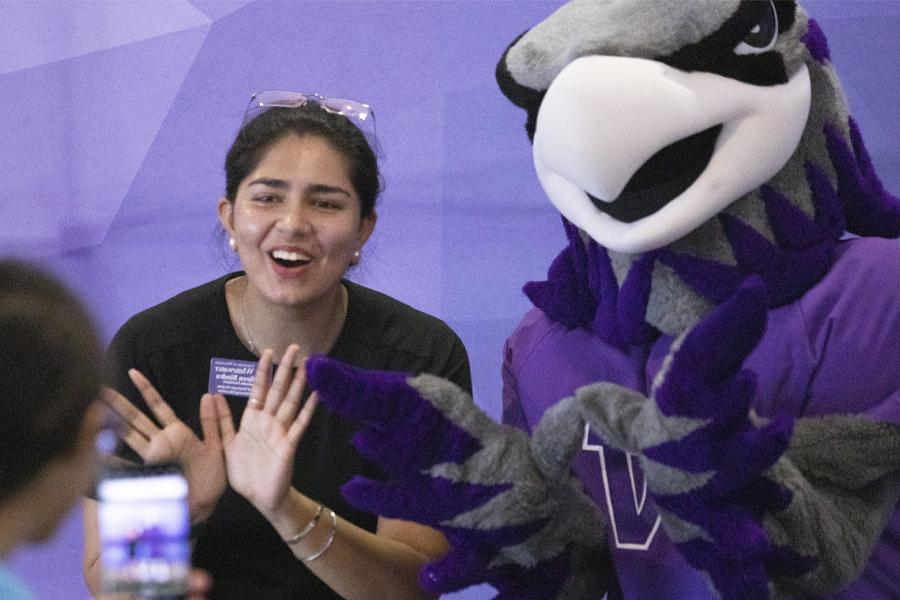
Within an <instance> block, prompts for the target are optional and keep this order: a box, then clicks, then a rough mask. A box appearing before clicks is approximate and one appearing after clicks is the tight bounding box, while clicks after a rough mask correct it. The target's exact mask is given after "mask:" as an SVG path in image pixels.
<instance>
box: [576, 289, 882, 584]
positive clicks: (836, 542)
mask: <svg viewBox="0 0 900 600" xmlns="http://www.w3.org/2000/svg"><path fill="white" fill-rule="evenodd" d="M766 309H767V301H766V292H765V288H764V285H763V284H762V283H761V282H759V281H758V280H755V279H752V280H750V281H748V283H746V284H745V285H744V286H742V287H741V288H740V289H739V290H738V292H737V293H736V294H735V296H734V297H733V298H732V299H730V300H729V301H727V302H725V303H723V304H722V305H721V306H720V307H718V308H717V309H716V310H715V311H714V312H713V313H711V314H710V315H709V316H708V317H707V318H706V319H704V320H703V321H702V322H700V323H699V324H698V325H697V326H695V327H694V328H693V329H691V330H690V331H689V332H687V333H686V334H685V335H683V336H681V337H680V338H678V339H677V340H676V342H675V343H674V344H673V347H672V350H671V352H670V354H669V356H668V357H667V359H666V361H665V363H664V365H663V368H662V370H661V371H660V374H659V375H658V376H657V378H656V381H655V382H654V386H653V391H652V393H651V396H650V398H644V397H643V396H642V395H640V394H637V393H636V392H634V391H632V390H628V389H626V388H621V387H619V386H615V385H612V384H608V383H599V384H593V385H591V386H586V387H584V388H581V389H579V390H578V392H577V393H576V397H577V398H578V400H579V401H580V403H579V408H580V410H582V411H583V415H584V418H585V420H586V421H587V422H588V423H590V425H591V427H592V429H593V430H594V431H595V432H596V433H597V434H598V435H600V437H601V438H603V439H604V440H605V441H606V442H607V443H608V444H609V445H610V446H612V447H615V448H618V449H621V450H624V451H627V452H631V453H633V454H636V455H638V456H639V457H640V461H641V465H642V467H643V469H644V473H645V476H646V477H647V482H648V487H649V490H650V493H651V494H652V496H653V499H654V501H655V503H656V505H657V507H658V508H659V511H660V514H661V516H662V519H663V526H664V527H665V529H666V531H667V533H668V535H669V537H670V539H671V540H672V541H673V543H675V545H676V546H677V547H678V549H679V551H680V552H681V553H682V554H683V555H684V556H685V558H686V559H687V560H688V562H690V563H691V564H692V565H693V566H694V567H696V568H697V569H699V570H701V571H703V572H705V573H706V574H707V576H708V577H709V580H710V584H711V585H712V587H714V588H715V589H716V590H717V592H718V594H719V595H720V597H721V598H723V599H726V600H734V599H741V600H744V599H751V598H752V599H761V598H769V597H772V596H775V597H780V596H783V595H788V594H796V593H798V592H800V593H805V594H809V593H812V594H825V593H830V592H834V591H835V590H837V589H839V588H840V587H843V586H845V585H847V584H848V583H849V582H850V581H852V580H853V579H855V578H856V577H857V576H858V575H859V573H860V572H861V570H862V567H863V565H864V564H865V563H866V561H867V559H868V556H869V554H870V552H871V550H872V548H873V546H874V544H875V542H876V541H877V539H878V537H879V535H880V534H881V531H882V530H883V528H884V525H885V522H886V520H887V518H888V517H889V515H890V514H891V512H892V510H893V508H894V505H895V504H896V502H897V485H896V484H897V473H898V467H897V465H898V464H900V429H898V428H896V427H893V426H890V425H885V424H883V423H875V422H872V421H868V420H866V419H864V418H861V417H829V418H821V417H819V418H809V419H800V420H798V421H796V422H794V420H793V419H791V418H788V417H785V416H779V417H776V418H774V419H771V420H767V421H763V420H762V419H758V418H756V417H755V416H754V415H753V414H752V412H751V410H750V403H751V400H752V398H753V395H754V392H755V389H756V385H755V377H754V375H753V374H752V373H750V372H748V371H742V370H740V367H741V365H742V364H743V361H744V359H745V358H746V357H747V355H748V354H749V353H750V351H751V350H752V349H753V348H754V347H755V346H756V345H757V344H758V342H759V340H760V338H761V336H762V333H763V331H764V329H765V320H766ZM837 446H841V449H839V448H838V447H837ZM841 450H843V451H841ZM848 473H852V474H853V476H852V477H848Z"/></svg>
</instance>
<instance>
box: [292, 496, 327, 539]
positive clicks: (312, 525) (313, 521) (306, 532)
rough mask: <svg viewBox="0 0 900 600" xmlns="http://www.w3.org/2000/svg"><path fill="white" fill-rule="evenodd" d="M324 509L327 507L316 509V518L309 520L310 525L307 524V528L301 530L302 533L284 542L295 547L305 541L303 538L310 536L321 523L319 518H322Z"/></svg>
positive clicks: (320, 506)
mask: <svg viewBox="0 0 900 600" xmlns="http://www.w3.org/2000/svg"><path fill="white" fill-rule="evenodd" d="M324 508H325V507H324V506H322V505H321V504H320V505H319V508H317V509H316V516H314V517H313V518H312V519H310V520H309V523H307V524H306V526H305V527H304V528H303V529H301V530H300V533H298V534H297V535H295V536H293V537H290V538H288V539H286V540H284V543H286V544H288V545H294V544H296V543H297V542H299V541H301V540H303V538H305V537H306V536H308V535H309V534H310V532H312V530H313V529H315V527H316V524H317V523H318V522H319V517H321V516H322V510H324Z"/></svg>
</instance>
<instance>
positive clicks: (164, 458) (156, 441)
mask: <svg viewBox="0 0 900 600" xmlns="http://www.w3.org/2000/svg"><path fill="white" fill-rule="evenodd" d="M128 376H129V377H130V378H131V381H132V382H134V385H135V387H137V389H138V391H139V392H140V393H141V396H143V398H144V401H145V402H146V403H147V406H148V407H150V410H151V411H152V412H153V416H154V417H156V420H157V421H158V423H159V425H157V423H156V422H154V421H153V420H152V419H150V418H149V417H148V416H147V415H145V414H144V413H143V412H141V411H140V410H138V408H137V407H136V406H135V405H134V404H132V403H131V402H130V401H129V400H128V399H127V398H126V397H125V396H123V395H122V394H120V393H118V392H116V391H115V390H112V389H106V390H105V392H104V401H105V402H106V404H107V405H109V407H110V408H112V410H113V411H114V412H115V413H116V414H117V415H118V416H119V417H120V418H121V420H122V424H123V431H121V432H120V436H121V438H122V440H123V441H124V442H125V443H126V444H128V446H129V447H130V448H131V449H132V450H134V451H135V452H137V454H138V456H140V457H141V458H142V459H143V461H144V462H145V463H146V464H158V463H164V462H176V463H178V465H179V466H180V467H181V470H182V471H183V472H184V476H185V478H186V479H187V481H188V490H189V492H188V503H189V507H190V514H191V521H192V522H197V521H202V520H204V519H206V518H207V517H209V515H210V514H212V511H213V509H214V508H215V506H216V503H217V502H218V501H219V498H220V497H221V496H222V492H224V491H225V484H226V474H225V458H224V455H223V453H222V441H221V437H220V435H219V429H218V427H217V424H216V407H215V403H216V400H217V398H221V400H222V401H223V402H224V401H225V398H224V397H223V396H221V395H219V394H216V395H213V394H203V396H202V397H201V398H200V428H201V432H202V434H203V439H200V438H199V437H197V435H196V434H195V433H194V432H193V431H192V430H191V428H190V427H188V426H187V425H185V424H184V421H182V420H181V419H179V418H178V417H177V416H176V415H175V412H174V411H173V410H172V408H171V407H170V406H169V405H168V403H166V401H165V400H163V397H162V396H161V395H160V393H159V392H158V391H157V390H156V388H155V387H153V384H151V383H150V381H149V380H148V379H147V378H146V377H144V375H143V374H142V373H140V372H139V371H137V370H136V369H131V370H129V371H128Z"/></svg>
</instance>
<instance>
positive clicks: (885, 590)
mask: <svg viewBox="0 0 900 600" xmlns="http://www.w3.org/2000/svg"><path fill="white" fill-rule="evenodd" d="M898 282H900V240H885V239H880V238H860V239H854V240H850V241H847V242H843V243H841V244H839V246H838V247H837V249H836V251H835V262H834V265H833V267H832V268H831V270H830V271H829V273H828V274H827V275H826V276H825V277H824V278H823V279H822V280H821V281H820V282H819V283H818V284H817V285H816V286H815V287H813V288H812V289H810V290H809V291H808V292H807V293H806V294H804V295H803V297H801V298H800V299H799V300H796V301H795V302H792V303H790V304H787V305H784V306H780V307H778V308H775V309H772V310H771V311H770V312H769V315H768V322H767V327H766V333H765V335H764V337H763V339H762V341H761V342H760V343H759V345H758V346H757V347H756V348H755V350H754V351H753V353H752V354H751V355H750V356H749V357H748V359H747V361H746V362H745V363H744V367H745V368H747V369H750V370H752V371H753V372H755V373H756V374H757V392H756V396H755V398H754V402H753V406H754V409H755V410H756V412H757V413H758V414H759V415H761V416H769V415H773V414H775V413H776V412H787V413H790V414H792V415H795V416H798V417H801V416H802V417H813V416H819V415H828V414H865V415H868V416H869V417H871V418H873V419H878V420H881V421H886V422H889V423H894V424H900V291H898V289H900V288H898ZM671 342H672V339H671V338H670V337H667V336H663V337H661V338H659V339H658V340H657V341H656V342H655V343H654V344H652V345H650V346H646V347H632V348H631V349H630V350H629V351H628V352H627V353H626V352H623V351H621V350H619V349H617V348H615V347H613V346H610V345H609V344H607V343H605V342H604V341H603V340H601V339H600V338H599V337H597V336H595V335H592V334H591V333H589V332H587V331H585V330H582V329H567V328H566V327H565V326H563V325H561V324H559V323H555V322H553V321H551V320H550V319H548V318H547V317H546V316H545V315H544V313H542V312H541V311H540V310H538V309H532V310H531V311H529V312H528V313H527V314H526V315H525V317H524V318H523V319H522V321H521V323H520V324H519V326H518V327H517V328H516V330H515V331H514V332H513V334H512V335H511V336H510V338H509V339H508V340H507V343H506V348H505V356H504V365H503V381H504V392H503V420H504V422H506V423H509V424H512V425H516V426H518V427H521V428H523V429H526V430H529V431H530V430H531V427H532V426H534V425H535V424H536V423H537V422H538V421H539V420H540V418H541V416H542V415H543V413H544V411H545V410H546V409H547V408H548V407H550V406H552V405H553V404H554V403H556V402H557V401H558V400H560V399H561V398H564V397H566V396H570V395H572V393H573V392H574V391H575V390H576V389H577V388H579V387H581V386H583V385H587V384H590V383H595V382H599V381H609V382H613V383H617V384H619V385H624V386H627V387H630V388H632V389H635V390H640V391H642V392H644V393H647V392H648V390H649V387H650V384H651V382H652V380H653V377H654V376H655V374H656V372H657V371H658V369H659V368H660V366H661V364H662V360H663V358H664V357H665V356H666V353H667V351H668V348H669V345H670V344H671ZM573 469H574V471H575V473H576V474H577V476H578V477H579V479H580V480H581V481H582V483H583V484H584V487H585V490H586V492H587V493H588V494H589V495H590V496H591V498H593V500H594V502H596V503H597V505H598V506H600V507H601V508H602V509H603V511H604V512H605V513H606V516H607V518H608V519H609V526H608V530H607V536H608V546H609V551H610V554H611V555H612V560H613V562H614V564H615V568H616V572H617V574H618V577H619V581H620V584H621V586H622V590H623V593H624V595H625V598H627V599H629V600H638V599H639V600H655V599H665V600H682V599H683V600H698V599H700V600H702V599H706V598H713V595H712V593H711V592H710V590H709V588H708V586H707V584H706V581H705V580H704V578H703V575H701V573H700V572H698V571H696V570H695V569H694V568H693V567H691V566H690V565H688V563H687V562H686V561H685V560H684V559H683V558H682V557H681V555H680V554H679V553H678V551H677V550H676V548H675V546H674V545H673V544H672V543H671V542H670V541H669V540H668V539H667V537H666V534H665V532H664V531H663V529H662V528H661V527H660V520H659V517H658V515H657V513H656V510H655V509H654V507H653V506H652V504H651V503H650V502H648V501H647V500H648V494H647V488H646V485H645V483H644V480H643V476H642V473H641V470H640V466H639V465H638V461H637V459H636V458H634V457H632V456H630V455H627V454H624V453H622V452H620V451H617V450H612V449H610V448H604V446H603V445H602V444H601V443H600V442H599V440H598V439H597V437H596V436H594V435H592V434H591V432H590V430H589V428H587V427H586V431H585V432H584V439H583V443H582V451H581V452H580V453H578V455H577V456H576V458H575V461H574V463H573ZM830 597H831V598H840V599H846V600H849V599H851V598H853V599H859V598H863V599H866V600H888V599H896V598H900V510H895V512H894V514H893V516H892V518H891V519H890V521H889V523H888V526H887V528H886V530H885V531H884V532H883V534H882V536H881V539H880V540H879V542H878V543H877V545H876V546H875V549H874V552H873V555H872V557H871V559H870V560H869V563H868V564H867V566H866V568H865V570H864V571H863V573H862V575H861V576H860V578H859V579H858V580H857V581H856V582H854V583H853V584H852V585H851V586H850V587H849V588H848V589H846V590H845V591H843V592H841V593H839V594H836V595H833V596H830Z"/></svg>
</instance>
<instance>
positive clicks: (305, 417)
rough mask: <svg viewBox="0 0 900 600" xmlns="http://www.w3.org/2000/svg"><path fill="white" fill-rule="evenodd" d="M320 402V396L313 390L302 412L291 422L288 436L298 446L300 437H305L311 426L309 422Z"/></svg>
mask: <svg viewBox="0 0 900 600" xmlns="http://www.w3.org/2000/svg"><path fill="white" fill-rule="evenodd" d="M318 404H319V396H318V394H317V393H316V392H313V393H312V394H310V396H309V398H307V399H306V404H304V405H303V410H301V411H300V414H298V415H297V418H296V419H294V422H293V423H291V426H290V428H289V429H288V432H287V437H288V441H290V443H291V444H292V445H294V446H296V445H297V444H298V443H299V442H300V438H302V437H303V434H304V433H306V429H307V427H309V422H310V421H312V416H313V413H314V412H315V411H316V406H317V405H318Z"/></svg>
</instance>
